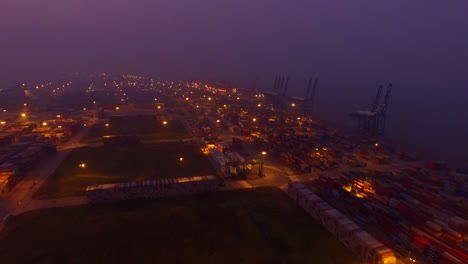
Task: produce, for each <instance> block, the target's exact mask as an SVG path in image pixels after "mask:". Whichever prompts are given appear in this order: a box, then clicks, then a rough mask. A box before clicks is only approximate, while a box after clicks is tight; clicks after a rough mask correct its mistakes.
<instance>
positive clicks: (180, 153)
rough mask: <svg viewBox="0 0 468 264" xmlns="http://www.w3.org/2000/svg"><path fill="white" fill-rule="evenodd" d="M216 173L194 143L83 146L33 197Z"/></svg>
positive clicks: (39, 197)
mask: <svg viewBox="0 0 468 264" xmlns="http://www.w3.org/2000/svg"><path fill="white" fill-rule="evenodd" d="M180 157H182V158H183V161H180V160H179V158H180ZM80 163H85V164H86V168H80V167H79V164H80ZM214 174H215V171H214V170H213V169H212V167H211V164H210V163H209V161H208V159H207V158H206V156H204V155H203V153H201V151H200V149H199V148H198V147H196V146H195V145H194V144H193V143H191V142H185V143H183V142H180V143H159V144H144V145H137V146H129V147H117V146H106V147H83V148H78V149H74V150H72V152H71V153H70V154H69V155H68V156H67V158H66V159H65V160H64V161H63V162H62V163H61V164H60V166H59V167H58V168H57V170H56V171H55V172H54V173H53V174H52V175H51V176H49V178H48V179H47V180H46V182H45V183H44V185H42V186H41V187H40V188H39V190H38V191H37V192H36V193H35V194H34V196H33V197H34V198H35V199H53V198H60V197H67V196H75V195H84V194H85V189H86V187H87V186H88V185H93V184H105V183H115V182H127V181H138V180H146V179H163V178H174V177H187V176H197V175H214Z"/></svg>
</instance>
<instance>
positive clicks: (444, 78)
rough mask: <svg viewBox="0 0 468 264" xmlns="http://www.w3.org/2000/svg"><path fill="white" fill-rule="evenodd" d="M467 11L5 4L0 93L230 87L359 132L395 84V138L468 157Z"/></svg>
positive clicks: (388, 4) (333, 5)
mask: <svg viewBox="0 0 468 264" xmlns="http://www.w3.org/2000/svg"><path fill="white" fill-rule="evenodd" d="M467 10H468V1H466V0H453V1H440V0H425V1H407V0H393V1H375V0H362V1H349V0H334V1H330V0H319V1H313V0H307V1H305V0H303V1H285V0H283V1H279V0H237V1H219V0H197V1H191V0H185V1H182V0H159V1H154V0H148V1H143V0H41V1H37V0H3V1H2V3H1V4H0V39H1V41H0V85H10V84H13V83H15V82H19V81H21V80H26V81H27V80H38V79H48V78H52V77H53V76H56V75H57V74H60V73H67V72H72V71H86V72H90V71H105V72H115V73H118V72H133V73H146V74H151V75H155V76H156V75H157V76H160V77H162V78H198V77H201V78H213V79H229V80H233V81H234V82H235V83H237V84H239V85H244V86H247V85H251V84H252V83H253V81H254V79H255V76H257V75H258V77H259V86H260V87H263V88H270V87H271V85H272V83H273V79H274V76H275V75H276V74H289V75H290V76H291V77H292V79H293V80H294V81H293V82H291V85H290V88H291V89H290V90H291V91H290V92H291V93H292V94H300V93H302V89H303V88H304V86H305V85H306V81H307V78H308V77H309V76H310V75H312V76H319V78H320V81H319V90H318V100H319V105H318V110H319V114H320V116H321V117H323V118H326V119H330V120H333V121H335V122H338V123H342V124H345V123H349V118H348V117H347V113H348V112H350V111H352V110H354V109H355V108H362V107H365V106H367V105H368V104H370V101H371V100H372V98H373V96H374V93H375V89H376V87H377V85H378V84H380V83H384V82H393V83H394V93H393V96H392V98H391V105H390V109H389V115H390V116H389V127H388V128H389V129H388V132H389V135H390V136H391V137H392V138H395V139H397V140H400V141H404V142H408V143H409V144H413V145H417V146H422V147H424V148H426V149H429V150H432V151H433V152H436V153H440V154H441V156H442V157H447V158H449V159H453V160H458V161H459V162H465V163H466V161H467V159H468V158H467V157H468V105H467V99H468V87H467V84H468V16H467V15H466V14H467Z"/></svg>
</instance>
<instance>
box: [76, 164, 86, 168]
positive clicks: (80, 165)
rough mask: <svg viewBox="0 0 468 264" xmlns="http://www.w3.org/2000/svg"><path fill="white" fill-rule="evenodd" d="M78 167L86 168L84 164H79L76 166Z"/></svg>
mask: <svg viewBox="0 0 468 264" xmlns="http://www.w3.org/2000/svg"><path fill="white" fill-rule="evenodd" d="M78 167H80V168H82V169H84V168H86V163H80V164H79V165H78Z"/></svg>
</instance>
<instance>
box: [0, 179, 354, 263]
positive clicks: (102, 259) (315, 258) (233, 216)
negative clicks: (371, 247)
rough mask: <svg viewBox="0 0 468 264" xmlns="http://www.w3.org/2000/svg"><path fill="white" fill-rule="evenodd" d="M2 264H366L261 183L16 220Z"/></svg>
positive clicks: (4, 238)
mask: <svg viewBox="0 0 468 264" xmlns="http://www.w3.org/2000/svg"><path fill="white" fill-rule="evenodd" d="M0 263H203V264H205V263H223V264H228V263H236V264H237V263H319V264H332V263H333V264H342V263H346V264H357V263H361V261H359V260H358V259H357V258H356V257H355V256H354V255H353V254H351V253H350V252H349V251H348V250H347V249H346V248H345V247H344V246H343V245H342V244H340V243H339V241H338V240H336V239H335V238H334V237H333V236H332V235H331V234H330V233H328V231H326V230H325V229H324V228H323V227H322V226H321V225H320V224H319V223H318V222H315V221H314V220H313V219H312V218H311V217H310V216H308V215H307V214H306V213H305V212H304V211H303V210H301V209H300V208H299V207H297V206H296V205H295V204H294V203H293V202H292V201H291V200H290V199H289V198H288V197H287V196H286V194H284V193H283V192H282V191H280V190H279V189H275V188H257V189H249V190H239V191H228V192H219V193H212V194H202V195H196V196H184V197H172V198H163V199H160V200H157V201H153V202H146V203H132V204H119V205H110V206H105V207H97V208H93V207H86V206H82V207H69V208H61V209H44V210H39V211H32V212H28V213H24V214H21V215H19V216H16V217H14V218H13V219H11V220H9V221H8V222H7V224H6V226H5V229H4V230H2V231H1V232H0Z"/></svg>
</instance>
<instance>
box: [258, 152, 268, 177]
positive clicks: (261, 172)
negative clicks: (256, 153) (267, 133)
mask: <svg viewBox="0 0 468 264" xmlns="http://www.w3.org/2000/svg"><path fill="white" fill-rule="evenodd" d="M266 154H267V153H266V151H262V155H261V156H260V168H259V170H258V176H260V177H262V176H263V162H264V161H265V156H266Z"/></svg>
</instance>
